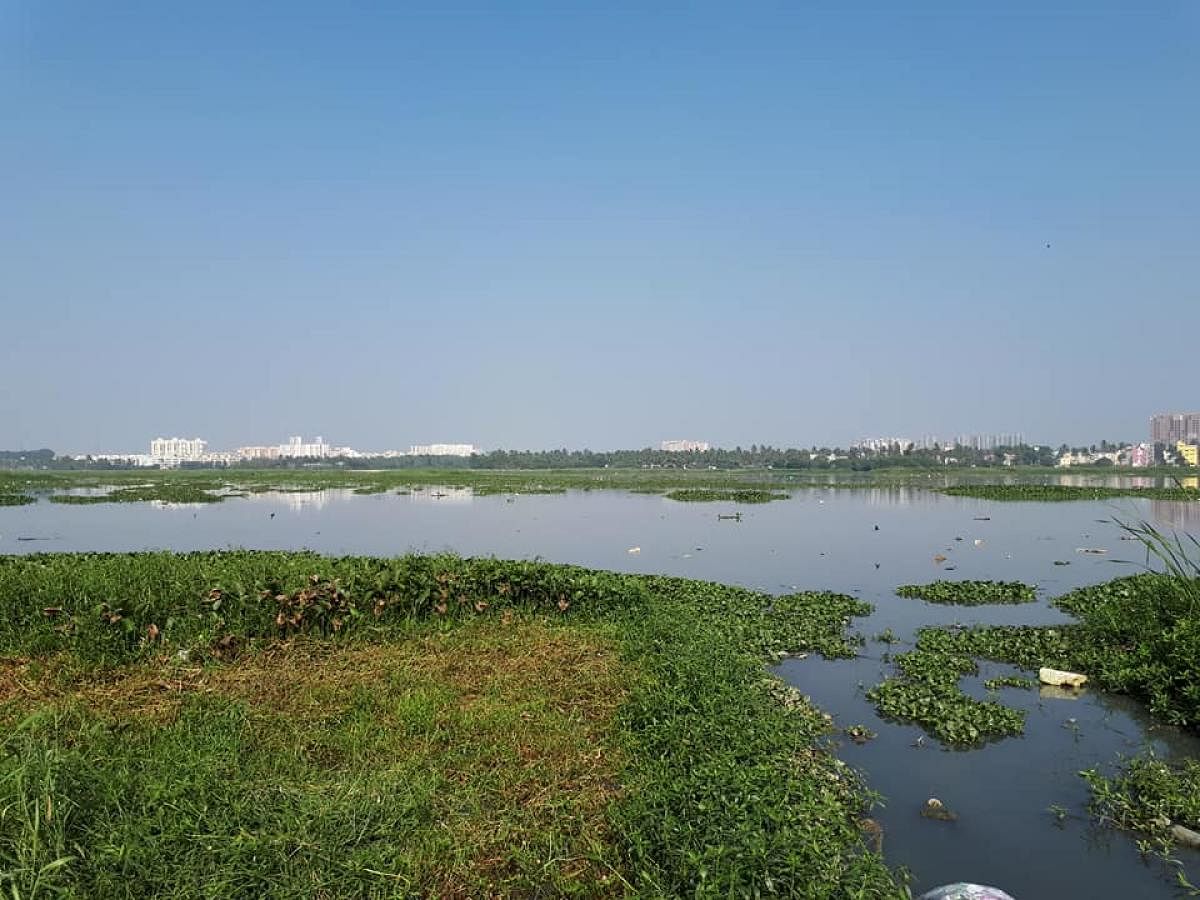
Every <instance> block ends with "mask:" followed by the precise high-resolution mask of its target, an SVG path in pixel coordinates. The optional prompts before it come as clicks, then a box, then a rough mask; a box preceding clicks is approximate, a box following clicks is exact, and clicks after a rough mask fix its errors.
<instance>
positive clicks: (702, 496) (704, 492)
mask: <svg viewBox="0 0 1200 900" xmlns="http://www.w3.org/2000/svg"><path fill="white" fill-rule="evenodd" d="M663 496H665V497H666V498H667V499H668V500H678V501H680V502H683V503H718V502H721V503H770V502H771V501H772V500H786V499H788V496H789V495H788V494H781V493H779V492H777V491H758V490H744V489H743V490H709V489H700V488H690V489H687V490H676V491H669V492H668V493H666V494H664V495H663Z"/></svg>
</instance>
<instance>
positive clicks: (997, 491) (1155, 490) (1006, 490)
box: [935, 484, 1200, 502]
mask: <svg viewBox="0 0 1200 900" xmlns="http://www.w3.org/2000/svg"><path fill="white" fill-rule="evenodd" d="M935 490H936V491H937V492H938V493H941V494H947V495H949V496H951V497H976V498H979V499H981V500H1010V501H1036V502H1061V501H1068V500H1110V499H1113V498H1116V497H1146V498H1148V499H1150V500H1178V501H1188V500H1200V489H1197V488H1186V487H1148V488H1136V487H1129V488H1123V487H1106V486H1101V485H1097V486H1094V487H1092V486H1088V487H1079V486H1075V485H1065V484H956V485H950V486H947V487H939V488H935Z"/></svg>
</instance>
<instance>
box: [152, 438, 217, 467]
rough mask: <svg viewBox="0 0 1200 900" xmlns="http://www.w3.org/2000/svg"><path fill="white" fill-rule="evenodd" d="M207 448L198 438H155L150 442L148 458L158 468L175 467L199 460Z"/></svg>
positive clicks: (206, 444) (205, 443) (206, 443)
mask: <svg viewBox="0 0 1200 900" xmlns="http://www.w3.org/2000/svg"><path fill="white" fill-rule="evenodd" d="M207 446H208V442H207V441H204V440H201V439H200V438H180V437H172V438H155V439H154V440H152V441H151V442H150V458H151V459H153V460H154V461H155V463H157V464H158V465H160V466H177V465H179V464H180V463H183V462H195V461H197V460H199V459H201V458H202V457H203V456H204V449H205V448H206V447H207Z"/></svg>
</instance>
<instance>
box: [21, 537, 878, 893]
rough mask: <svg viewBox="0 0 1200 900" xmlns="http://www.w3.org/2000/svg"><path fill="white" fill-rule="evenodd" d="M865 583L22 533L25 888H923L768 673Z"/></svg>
mask: <svg viewBox="0 0 1200 900" xmlns="http://www.w3.org/2000/svg"><path fill="white" fill-rule="evenodd" d="M866 610H867V607H866V606H865V605H864V604H862V603H860V602H858V601H855V600H853V599H851V598H849V597H845V596H841V595H836V594H826V593H805V594H795V595H790V596H787V597H781V598H772V597H768V596H766V595H762V594H758V593H755V592H751V591H746V590H741V589H737V588H729V587H723V586H719V585H713V584H708V583H703V582H694V581H685V580H682V579H673V578H663V577H640V576H626V575H617V574H612V573H604V572H595V571H589V570H584V569H579V568H574V567H567V566H553V565H548V564H539V563H526V562H520V563H508V562H501V561H494V560H462V559H458V558H454V557H444V556H443V557H403V558H398V559H388V560H384V559H373V558H361V557H348V558H339V559H333V558H326V557H321V556H317V555H315V554H308V553H254V552H230V553H195V554H185V555H173V554H161V553H154V554H111V555H109V554H82V555H35V556H26V557H0V725H2V726H3V727H2V728H0V733H2V734H4V735H5V737H4V738H3V739H2V742H0V810H4V813H3V815H0V872H3V873H5V874H4V875H2V876H0V879H6V880H5V881H0V892H7V893H14V895H15V892H19V894H20V896H22V897H29V896H36V895H39V894H40V893H50V892H55V893H58V894H62V895H66V896H79V897H85V896H87V897H90V896H106V897H109V896H111V897H141V896H150V895H154V896H196V895H207V896H222V897H232V896H246V897H250V896H254V897H260V896H278V897H283V896H289V897H291V896H305V897H314V896H315V897H319V896H330V897H332V896H379V897H384V896H388V897H390V896H412V895H414V894H423V895H427V896H433V895H436V896H464V897H466V896H482V895H489V894H490V895H495V894H503V895H508V896H545V895H577V896H620V895H638V896H683V895H689V896H714V897H715V896H730V895H739V896H752V895H765V894H768V893H776V894H780V895H783V896H805V897H876V896H902V891H901V889H900V888H899V887H898V886H897V885H896V883H895V881H894V880H893V878H892V876H891V874H890V873H889V872H888V870H887V869H886V868H885V867H884V866H883V864H882V862H881V861H880V860H879V858H878V857H876V856H874V855H872V854H871V853H870V852H868V851H867V850H866V848H865V847H864V845H863V842H862V840H861V836H860V833H859V829H858V823H857V819H858V817H859V816H860V815H862V814H863V813H864V811H865V809H866V808H867V805H868V802H869V795H868V794H867V792H866V791H865V790H864V788H863V786H862V784H861V783H860V782H859V780H858V779H857V778H856V777H855V775H854V774H853V773H852V772H851V771H850V770H848V769H846V768H845V767H844V766H843V765H841V764H840V763H839V762H838V761H837V760H836V759H835V758H834V757H833V756H832V755H831V754H830V753H828V752H827V751H825V750H824V749H822V744H821V741H822V737H823V736H824V735H825V734H826V733H827V732H828V729H829V725H828V722H827V720H826V719H825V717H824V716H823V715H822V714H821V713H820V712H819V711H818V710H816V709H814V708H813V707H812V706H811V705H810V704H809V703H808V702H807V701H806V700H805V699H804V698H802V697H800V696H799V695H797V694H795V693H794V692H792V691H789V690H787V689H785V688H784V687H783V686H782V685H781V684H780V683H779V682H778V681H776V680H774V679H771V678H769V677H768V676H767V674H766V672H765V670H764V667H763V661H764V660H765V659H767V658H769V657H770V656H771V655H773V654H777V653H778V652H780V651H792V652H795V651H812V652H820V653H823V654H826V655H830V656H845V655H850V654H852V653H853V652H854V641H853V640H852V639H851V638H850V636H848V635H847V634H846V632H845V627H846V622H848V621H849V619H850V617H852V616H855V615H861V614H863V613H864V612H865V611H866Z"/></svg>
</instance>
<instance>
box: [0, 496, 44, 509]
mask: <svg viewBox="0 0 1200 900" xmlns="http://www.w3.org/2000/svg"><path fill="white" fill-rule="evenodd" d="M30 503H37V498H36V497H30V496H29V495H28V494H0V506H27V505H28V504H30Z"/></svg>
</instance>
